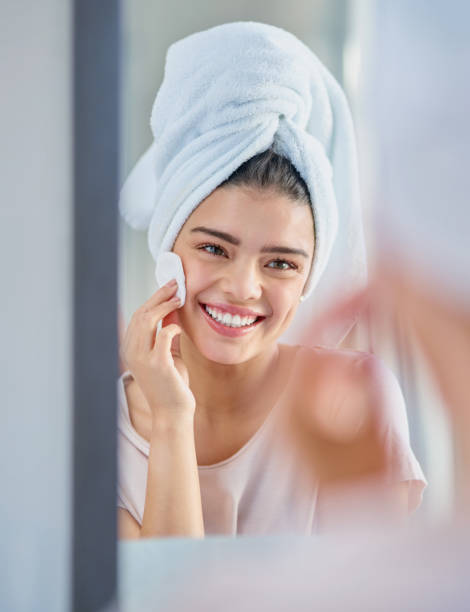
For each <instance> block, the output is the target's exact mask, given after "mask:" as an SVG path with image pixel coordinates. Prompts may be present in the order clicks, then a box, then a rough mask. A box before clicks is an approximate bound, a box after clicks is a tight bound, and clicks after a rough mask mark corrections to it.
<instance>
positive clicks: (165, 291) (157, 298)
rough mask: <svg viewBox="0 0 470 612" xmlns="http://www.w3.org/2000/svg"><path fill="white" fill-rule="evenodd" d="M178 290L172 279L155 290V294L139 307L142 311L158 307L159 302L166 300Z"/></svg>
mask: <svg viewBox="0 0 470 612" xmlns="http://www.w3.org/2000/svg"><path fill="white" fill-rule="evenodd" d="M177 288H178V284H177V282H176V281H175V280H174V279H173V280H171V281H169V282H168V283H166V284H165V285H163V286H162V287H160V288H159V289H157V290H156V291H155V293H153V294H152V295H151V296H150V297H149V299H148V300H147V301H146V302H144V303H143V304H142V306H141V307H140V308H141V309H143V310H149V309H152V308H155V306H158V305H159V304H160V303H161V302H164V301H165V300H167V299H168V298H169V297H171V295H172V294H173V293H175V292H176V290H177Z"/></svg>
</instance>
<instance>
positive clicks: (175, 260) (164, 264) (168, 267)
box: [155, 251, 186, 307]
mask: <svg viewBox="0 0 470 612" xmlns="http://www.w3.org/2000/svg"><path fill="white" fill-rule="evenodd" d="M155 278H156V279H157V283H158V286H159V287H162V286H163V285H164V284H165V283H167V282H168V281H170V280H172V279H173V278H174V279H176V282H177V283H178V289H177V291H176V295H177V296H178V297H179V298H180V299H181V306H183V305H184V302H185V300H186V283H185V278H184V270H183V264H182V262H181V258H180V256H179V255H177V254H176V253H173V252H172V251H165V252H164V253H161V254H160V255H159V256H158V258H157V265H156V268H155ZM181 306H180V307H181Z"/></svg>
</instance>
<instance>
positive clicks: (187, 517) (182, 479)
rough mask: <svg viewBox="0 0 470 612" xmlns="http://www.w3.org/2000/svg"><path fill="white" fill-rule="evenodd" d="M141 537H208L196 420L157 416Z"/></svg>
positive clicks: (149, 463)
mask: <svg viewBox="0 0 470 612" xmlns="http://www.w3.org/2000/svg"><path fill="white" fill-rule="evenodd" d="M139 535H140V537H141V538H149V537H160V536H184V537H196V538H202V537H204V523H203V517H202V504H201V492H200V488H199V476H198V471H197V459H196V449H195V443H194V423H193V419H192V418H191V417H188V418H187V419H181V418H180V419H178V420H176V419H175V420H171V419H155V418H154V420H153V425H152V434H151V439H150V454H149V460H148V472H147V489H146V495H145V508H144V515H143V520H142V527H141V529H140V534H139Z"/></svg>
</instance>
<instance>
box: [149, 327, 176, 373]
mask: <svg viewBox="0 0 470 612" xmlns="http://www.w3.org/2000/svg"><path fill="white" fill-rule="evenodd" d="M181 331H182V330H181V327H180V326H179V325H176V323H172V324H171V325H167V326H166V327H162V329H161V330H160V332H159V333H158V336H157V339H156V341H155V347H154V354H155V359H156V360H157V362H158V363H160V364H162V365H168V366H172V365H173V357H172V354H171V344H172V341H173V338H174V336H176V335H177V334H180V333H181Z"/></svg>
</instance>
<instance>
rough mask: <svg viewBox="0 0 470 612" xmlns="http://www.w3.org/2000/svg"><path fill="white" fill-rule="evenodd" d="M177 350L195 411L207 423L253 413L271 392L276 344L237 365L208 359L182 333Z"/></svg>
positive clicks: (276, 363) (277, 357) (276, 361)
mask: <svg viewBox="0 0 470 612" xmlns="http://www.w3.org/2000/svg"><path fill="white" fill-rule="evenodd" d="M180 351H181V356H182V358H183V361H184V363H185V364H186V367H187V368H188V374H189V384H190V387H191V391H192V392H193V394H194V397H195V399H196V411H197V412H199V416H200V417H203V418H204V420H206V421H207V422H212V423H216V422H217V421H220V420H227V419H229V418H231V417H235V416H238V417H239V416H241V414H243V413H247V412H252V411H253V410H254V405H255V404H259V403H260V399H262V396H263V394H269V392H270V391H271V392H273V391H274V388H273V381H276V380H278V381H279V377H278V376H276V374H277V372H278V370H279V366H280V352H281V351H280V348H279V345H277V344H273V345H272V346H271V347H270V348H268V349H266V350H265V351H264V352H262V353H260V354H259V355H256V357H253V358H252V359H250V360H248V361H245V362H243V363H237V364H222V363H216V362H214V361H210V360H209V359H207V358H206V357H204V356H203V355H201V353H200V352H199V351H198V350H197V348H196V347H195V346H194V344H193V343H192V342H191V341H190V340H189V338H187V336H185V335H184V334H182V335H181V336H180ZM273 395H276V392H274V393H273ZM268 401H270V399H268Z"/></svg>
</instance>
